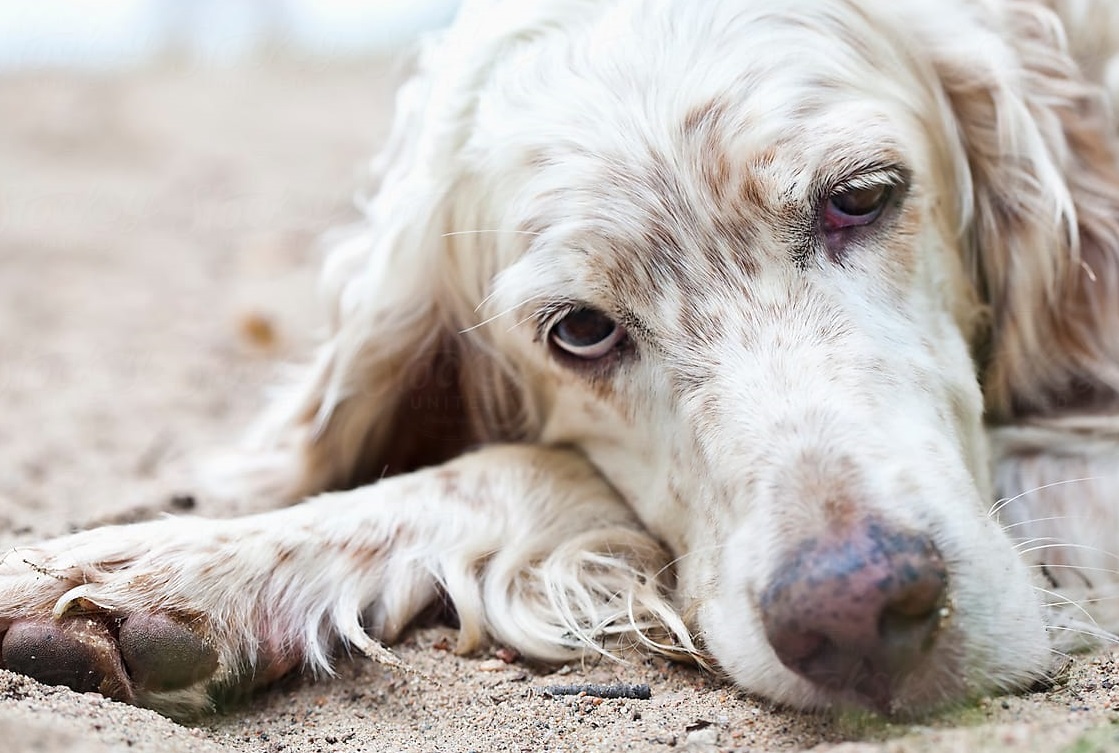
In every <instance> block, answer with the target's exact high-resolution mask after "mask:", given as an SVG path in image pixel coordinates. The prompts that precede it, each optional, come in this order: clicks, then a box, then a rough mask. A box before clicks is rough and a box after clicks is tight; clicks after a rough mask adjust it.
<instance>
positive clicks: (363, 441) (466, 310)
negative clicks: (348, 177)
mask: <svg viewBox="0 0 1119 753" xmlns="http://www.w3.org/2000/svg"><path fill="white" fill-rule="evenodd" d="M457 83H458V84H459V85H458V86H450V87H448V85H447V83H446V82H445V81H443V82H440V81H439V80H433V77H432V76H429V75H425V74H420V75H417V76H416V77H415V78H414V79H413V80H411V81H410V82H409V83H408V84H406V85H405V86H404V87H403V88H402V89H401V91H400V93H399V95H398V99H397V115H396V120H395V122H394V126H393V130H392V134H391V136H390V139H389V142H388V145H387V147H386V149H385V151H384V152H383V155H382V157H381V158H380V159H379V160H378V161H377V162H375V163H374V169H375V172H378V173H379V174H380V177H381V185H380V187H379V189H378V191H377V193H376V195H375V197H374V198H373V199H372V201H370V202H369V204H368V205H367V207H366V214H367V217H366V220H365V221H364V222H363V223H362V224H361V225H360V226H359V227H358V228H356V229H354V230H351V231H350V232H349V233H348V236H347V237H345V238H343V239H341V240H339V241H338V242H337V243H336V245H335V246H334V248H333V250H332V251H331V253H330V255H329V257H328V258H327V261H326V264H325V266H324V270H323V275H322V289H323V293H324V297H325V298H326V300H327V301H328V303H329V306H330V310H329V337H328V339H327V341H326V342H325V344H324V345H323V346H322V347H321V349H320V351H319V352H318V355H317V358H316V359H315V361H314V363H313V365H312V366H311V367H310V368H309V369H308V370H307V372H306V373H304V374H303V375H302V376H301V378H300V379H299V380H298V381H297V383H296V384H295V385H294V386H293V387H292V388H291V389H289V390H287V391H285V392H282V393H281V394H279V395H277V396H276V398H275V399H274V400H273V402H272V406H271V408H270V410H269V411H268V412H267V413H266V414H265V415H264V416H263V417H262V421H261V422H260V424H259V426H258V428H257V430H256V431H255V433H254V435H253V436H252V437H251V438H250V442H249V445H248V446H247V447H245V448H243V451H241V452H239V453H238V454H237V455H235V456H234V457H232V458H231V459H229V460H230V462H227V463H226V464H225V467H224V468H223V467H220V466H219V467H218V468H217V469H216V476H217V483H218V484H219V486H220V487H224V488H223V489H221V490H222V491H224V492H225V493H227V494H228V493H230V492H232V493H235V494H239V495H249V496H264V495H267V496H268V497H269V498H271V499H276V498H281V499H295V498H298V497H302V496H306V495H308V494H313V493H317V492H321V491H324V490H331V489H341V488H351V487H354V486H358V485H360V484H362V483H366V482H369V481H373V480H376V479H377V478H380V477H382V476H385V475H391V474H394V473H399V472H402V471H407V470H412V469H415V468H418V467H421V466H424V465H430V464H435V463H439V462H443V461H445V460H447V459H449V458H451V457H453V456H455V455H458V454H460V453H461V452H462V451H463V450H464V449H466V448H467V447H469V446H471V445H474V444H477V443H481V442H486V441H495V440H515V439H518V438H520V435H521V434H522V433H523V431H522V425H523V415H522V402H521V400H520V399H519V395H518V391H517V389H516V388H515V387H514V385H515V384H517V383H522V380H519V379H515V378H514V377H513V376H512V373H513V367H512V366H511V365H510V364H509V363H508V362H506V361H505V360H504V359H502V358H501V357H500V355H499V354H497V353H496V351H495V349H493V348H492V347H491V346H490V343H489V342H488V341H487V336H486V332H485V328H484V327H480V326H478V325H480V324H481V322H480V315H479V314H478V313H477V311H478V307H479V304H480V303H481V302H482V301H483V299H484V297H485V295H486V292H487V289H488V286H489V284H490V281H491V279H492V277H493V275H495V274H496V272H497V268H496V264H497V259H496V256H497V252H496V251H494V250H493V247H494V245H495V244H492V243H487V242H486V240H487V239H486V238H484V237H483V238H481V240H479V238H480V236H479V235H478V234H476V233H473V232H472V229H473V228H475V227H477V226H476V225H475V224H474V223H475V222H481V221H482V220H480V219H477V215H476V207H475V205H474V204H472V203H471V202H472V201H473V199H472V196H473V194H475V193H476V192H472V191H470V190H469V188H466V190H464V187H463V183H464V182H468V179H467V178H466V177H464V176H463V175H460V174H459V171H460V170H461V168H459V167H458V165H459V164H460V162H461V160H460V159H459V158H458V155H457V153H456V150H457V149H458V146H459V145H460V144H461V141H462V139H463V138H464V137H465V135H466V134H465V131H466V129H467V128H468V121H469V112H470V102H469V98H470V96H471V93H470V91H469V86H468V85H464V84H463V83H462V80H461V79H460V80H459V81H458V82H457ZM437 86H438V87H442V89H443V91H440V92H433V89H434V88H435V87H437ZM436 98H438V100H439V101H438V102H435V101H434V100H435V99H436ZM456 98H458V99H459V100H461V101H456ZM478 206H480V205H478ZM456 228H457V229H459V230H460V232H453V230H454V229H456ZM464 228H465V230H464Z"/></svg>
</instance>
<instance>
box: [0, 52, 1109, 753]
mask: <svg viewBox="0 0 1119 753" xmlns="http://www.w3.org/2000/svg"><path fill="white" fill-rule="evenodd" d="M396 79H397V75H396V74H394V73H393V71H392V68H391V67H390V66H387V65H386V64H385V63H383V62H379V61H373V60H371V61H368V62H363V63H350V64H346V65H321V64H314V65H310V64H299V63H297V62H293V61H288V60H271V61H262V62H261V63H260V64H259V65H252V66H246V67H245V68H243V69H239V70H236V71H228V70H218V69H182V68H175V67H165V68H157V69H153V70H147V71H144V72H141V73H127V74H116V75H104V76H77V75H69V74H67V75H63V74H51V75H48V74H35V75H31V74H20V75H14V76H8V77H6V78H3V79H0V416H2V419H0V548H3V547H8V546H11V545H13V544H18V543H20V542H27V541H30V540H33V539H35V538H39V537H43V536H50V535H55V534H60V533H64V532H67V531H71V530H74V529H77V528H82V527H87V526H90V525H94V524H98V523H104V522H110V521H128V520H141V519H145V518H150V517H153V516H156V515H160V514H164V513H167V512H175V511H178V510H181V509H183V508H184V507H187V506H188V504H187V503H186V502H184V498H183V497H182V495H184V494H188V493H191V492H192V491H193V490H192V487H191V484H190V476H189V467H190V464H191V462H193V461H192V459H193V458H195V457H197V456H198V454H199V453H205V452H207V451H209V450H213V449H214V448H219V447H221V446H224V445H228V444H229V443H232V442H234V441H235V440H236V438H237V437H238V436H239V435H240V433H241V432H242V431H243V429H244V427H245V426H246V424H247V422H248V420H249V419H250V418H251V417H252V416H253V415H254V413H255V411H256V410H257V409H258V408H259V407H260V405H261V400H262V395H263V392H264V389H265V387H266V386H267V385H269V384H270V383H273V382H274V381H275V380H276V379H277V377H278V375H279V374H280V373H281V370H282V369H283V368H284V365H285V363H288V362H290V361H292V360H298V359H300V358H303V357H305V356H306V355H307V354H308V352H309V347H310V344H311V343H312V342H313V341H314V337H315V332H316V328H317V325H318V322H319V321H320V319H319V313H318V309H317V306H316V303H315V297H314V280H315V268H316V265H317V262H318V260H319V258H320V251H319V249H318V247H317V246H316V244H315V238H316V237H317V236H318V235H319V234H320V233H321V232H323V231H324V230H327V229H328V228H330V227H332V226H337V225H339V224H344V223H346V222H350V221H353V220H354V219H356V212H355V211H354V210H353V209H352V202H351V196H352V193H353V191H354V189H355V188H356V187H358V186H359V185H360V177H361V175H362V170H363V165H364V163H365V160H366V158H367V157H368V156H369V155H370V154H371V153H372V151H373V149H374V147H375V145H376V144H377V143H378V141H379V140H380V139H381V138H383V135H384V133H385V127H386V122H387V120H386V119H387V116H388V113H389V111H390V109H391V90H392V86H393V82H394V81H395V80H396ZM243 511H245V510H243V509H237V508H235V507H230V506H219V505H218V504H217V503H214V502H211V501H209V500H207V499H205V498H199V499H198V500H197V501H196V503H195V505H194V507H193V509H192V512H195V513H199V514H203V515H232V514H236V513H238V512H243ZM449 642H453V631H452V630H450V629H449V628H446V627H438V626H435V627H426V628H423V629H420V630H417V631H415V632H413V633H411V634H410V635H409V636H408V638H407V639H406V640H405V642H404V643H403V645H401V646H399V647H398V650H399V651H400V653H401V655H402V656H403V657H404V659H405V660H406V661H407V662H409V663H411V664H413V665H414V666H415V667H417V668H418V669H420V670H422V672H423V673H425V674H426V675H428V676H429V677H430V678H431V679H430V680H428V679H420V678H416V677H405V676H401V675H399V674H396V673H394V672H392V671H390V670H387V669H385V668H384V667H381V666H378V665H375V664H372V663H370V662H368V661H364V660H356V659H355V660H352V661H342V662H341V663H340V665H339V668H338V676H337V677H335V678H320V679H317V680H316V679H314V678H309V677H292V678H288V679H285V680H284V681H282V682H281V683H279V685H278V686H276V687H274V688H272V689H270V690H267V691H265V692H262V693H260V694H258V695H256V696H254V697H252V698H250V699H246V700H244V701H243V702H241V703H240V704H238V705H236V706H235V707H233V708H231V709H226V710H223V711H222V712H221V713H220V714H216V715H214V716H210V717H206V718H203V719H201V720H199V721H197V722H196V723H194V724H192V725H186V726H184V725H180V724H177V723H174V722H172V721H170V720H168V719H165V718H163V717H161V716H159V715H157V714H155V713H152V712H150V711H146V710H142V709H136V708H131V707H128V706H124V705H121V704H117V703H114V702H110V701H107V700H105V699H102V698H100V697H97V696H91V695H78V694H75V693H72V692H70V691H68V690H65V689H62V688H47V687H43V686H41V685H38V684H37V683H34V682H32V681H30V680H28V679H26V678H22V677H17V676H15V675H12V674H10V673H5V672H0V750H6V751H74V750H82V751H97V752H100V751H118V750H121V751H123V750H128V751H152V752H153V753H154V752H157V751H201V752H203V753H208V752H209V751H285V752H290V753H310V752H311V751H442V750H446V751H478V752H479V753H490V752H494V751H501V752H502V753H507V752H508V751H539V750H557V751H559V750H572V751H575V750H587V751H623V750H639V751H668V750H689V751H715V750H742V751H746V750H750V751H768V750H781V751H798V750H810V749H811V750H821V751H826V750H831V751H956V750H959V751H969V750H1039V751H1059V750H1071V751H1078V752H1079V753H1089V752H1090V751H1096V750H1111V751H1119V726H1115V725H1117V724H1119V688H1116V687H1113V686H1112V681H1113V679H1114V681H1115V682H1116V683H1119V678H1117V677H1116V668H1115V665H1114V663H1113V658H1112V656H1111V654H1109V653H1107V652H1101V653H1098V654H1095V655H1088V656H1082V657H1077V658H1076V660H1075V662H1074V663H1073V665H1072V666H1071V668H1070V671H1069V673H1068V676H1067V677H1066V678H1065V679H1064V680H1063V681H1062V682H1061V683H1060V684H1058V685H1057V686H1056V687H1054V688H1052V689H1050V690H1048V691H1045V692H1036V693H1030V694H1023V695H1017V696H1010V697H1005V698H985V699H981V700H980V701H978V702H977V703H974V704H970V705H969V706H967V707H966V708H963V709H960V710H958V711H954V712H951V713H946V714H943V715H941V716H938V717H935V718H933V719H928V720H923V721H922V722H921V723H919V724H914V723H905V724H901V723H899V724H887V723H884V722H881V721H877V720H871V719H863V718H853V717H845V718H842V719H831V718H827V717H819V716H811V715H805V714H799V713H795V712H790V711H786V710H781V709H775V708H773V707H772V706H771V705H770V704H768V703H765V702H762V701H758V700H756V699H752V698H749V697H745V696H743V695H741V694H740V693H738V692H737V691H736V690H735V689H734V688H732V687H731V686H729V685H726V684H724V683H722V682H721V681H719V680H718V679H716V678H714V677H711V676H709V675H705V674H703V673H701V672H699V671H697V670H695V669H692V668H689V667H684V666H679V665H674V664H671V663H668V662H665V661H663V660H660V659H649V658H645V657H640V656H638V657H635V658H634V660H633V661H632V662H631V663H629V664H624V665H619V664H614V663H609V662H598V663H592V664H588V665H586V666H569V667H562V668H555V667H550V668H548V667H536V666H530V665H527V664H525V663H523V662H520V661H514V662H513V663H506V662H505V661H503V660H502V659H501V658H498V657H497V656H496V654H495V653H494V652H493V651H490V652H487V653H485V654H484V655H481V656H477V657H471V658H461V657H456V656H455V655H453V654H452V653H450V652H449V651H447V650H446V647H447V645H448V643H449ZM506 658H508V657H506ZM589 681H595V682H635V683H649V684H650V685H651V686H652V698H651V699H650V700H646V701H637V700H606V701H601V702H596V701H595V700H593V699H588V698H578V697H575V698H559V699H557V698H549V697H546V696H543V695H541V694H539V693H538V692H537V691H536V690H535V689H537V688H539V687H542V686H545V685H553V684H559V683H577V682H579V683H581V682H589Z"/></svg>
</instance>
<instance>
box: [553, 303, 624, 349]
mask: <svg viewBox="0 0 1119 753" xmlns="http://www.w3.org/2000/svg"><path fill="white" fill-rule="evenodd" d="M625 337H626V331H625V330H624V329H623V328H622V327H619V326H618V324H617V323H616V322H615V321H614V320H613V319H611V318H610V317H608V316H607V315H606V314H604V313H602V312H601V311H595V310H594V309H588V308H581V309H575V310H574V311H572V312H571V313H570V314H568V315H567V316H565V317H564V318H563V319H560V320H559V322H557V323H556V326H555V327H553V328H552V334H551V339H552V342H553V343H555V345H556V347H557V348H559V349H560V350H563V351H564V352H566V353H570V354H571V355H573V356H575V357H576V358H581V359H583V360H586V361H594V360H596V359H599V358H602V357H603V356H605V355H607V354H609V353H610V352H611V351H613V350H614V349H615V348H616V347H617V346H618V345H619V344H620V343H622V342H623V341H624V340H625Z"/></svg>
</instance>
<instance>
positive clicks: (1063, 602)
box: [1034, 586, 1099, 627]
mask: <svg viewBox="0 0 1119 753" xmlns="http://www.w3.org/2000/svg"><path fill="white" fill-rule="evenodd" d="M1034 591H1037V592H1038V593H1042V594H1045V595H1046V596H1049V597H1052V598H1053V599H1057V601H1050V602H1047V603H1046V606H1050V607H1053V606H1071V607H1073V608H1075V609H1076V610H1077V611H1079V612H1080V613H1081V614H1083V615H1084V617H1085V618H1086V619H1087V620H1088V621H1089V622H1090V623H1091V624H1092V625H1096V627H1099V626H1098V625H1097V624H1096V620H1095V618H1094V617H1092V615H1091V613H1090V612H1089V611H1088V610H1087V609H1085V608H1084V606H1083V604H1080V603H1078V602H1076V601H1074V600H1072V599H1068V598H1066V597H1065V596H1064V595H1063V594H1060V593H1057V592H1056V591H1051V590H1049V589H1048V588H1042V587H1041V586H1034Z"/></svg>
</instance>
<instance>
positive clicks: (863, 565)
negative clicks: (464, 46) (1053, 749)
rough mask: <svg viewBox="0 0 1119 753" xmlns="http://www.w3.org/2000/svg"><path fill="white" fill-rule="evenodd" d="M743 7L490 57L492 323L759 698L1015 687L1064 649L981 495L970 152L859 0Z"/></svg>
mask: <svg viewBox="0 0 1119 753" xmlns="http://www.w3.org/2000/svg"><path fill="white" fill-rule="evenodd" d="M753 5H754V4H750V3H724V4H718V3H712V4H710V5H709V6H704V9H703V10H699V9H698V7H697V9H696V12H695V13H691V14H688V16H687V18H685V19H682V18H681V16H680V14H675V15H674V14H670V13H668V12H666V11H665V10H664V8H662V6H661V4H659V3H655V2H653V3H648V2H647V3H644V4H642V7H641V8H640V9H637V10H632V11H631V10H629V9H628V7H627V6H626V5H625V4H622V6H621V7H620V8H618V9H616V10H615V11H614V12H612V13H610V14H609V15H608V16H607V17H605V18H603V19H600V22H599V24H598V25H597V26H596V27H594V28H590V29H587V30H586V32H585V33H583V34H580V35H566V36H563V35H556V36H555V37H554V38H552V39H550V40H547V39H546V40H544V41H537V42H536V43H534V44H532V45H526V46H525V47H524V50H523V52H521V53H518V54H517V55H513V56H511V58H510V59H507V60H506V61H505V62H504V63H503V64H502V65H501V66H499V67H498V68H497V70H496V71H495V72H494V73H493V74H492V77H491V79H490V83H489V84H488V85H487V87H486V88H485V89H484V90H483V91H482V93H481V95H480V99H479V102H478V107H477V111H476V113H475V114H474V117H475V122H474V124H473V128H472V133H473V136H472V139H471V141H470V142H469V143H468V144H467V145H466V147H465V148H464V150H463V152H464V154H465V155H466V156H465V158H466V159H467V160H468V161H469V163H470V172H471V173H472V174H473V175H475V176H476V178H475V180H476V184H475V185H474V186H473V189H472V190H476V191H478V192H480V193H481V194H483V195H485V196H487V197H489V199H488V202H487V203H488V206H490V207H491V208H492V212H491V213H490V214H484V215H483V216H481V217H475V216H472V217H471V219H470V222H472V223H478V225H479V226H481V227H484V228H486V229H487V230H490V229H494V230H497V231H499V232H497V233H495V234H494V237H495V238H498V240H496V241H494V242H495V243H499V244H501V245H502V248H503V251H502V252H501V253H500V254H498V255H499V256H501V255H503V256H504V257H505V258H504V259H503V261H502V262H501V265H502V266H503V267H504V268H503V269H502V270H501V271H500V274H499V275H498V276H497V277H496V282H495V285H494V288H493V291H492V292H493V295H492V296H491V298H490V300H489V306H490V308H489V309H488V311H489V313H492V314H495V318H494V319H493V321H491V322H490V324H489V325H488V326H489V327H490V329H491V330H492V333H493V334H492V337H493V338H494V339H495V340H496V341H497V342H498V343H499V345H500V347H501V348H502V349H503V350H505V351H506V352H508V353H511V354H512V357H513V358H514V359H515V360H517V361H518V363H519V364H520V365H521V368H522V369H524V370H525V371H527V372H528V373H531V374H533V375H534V376H533V379H532V380H531V382H532V384H534V385H535V386H534V387H533V388H532V389H533V393H532V394H531V395H530V399H531V400H532V401H533V403H534V407H535V410H537V411H539V413H540V414H541V416H542V418H543V422H544V429H543V436H542V438H543V439H544V440H545V441H550V442H556V443H566V444H572V445H576V446H578V447H579V448H581V450H582V451H583V452H584V453H585V454H586V455H587V456H588V457H589V458H590V459H591V461H592V462H593V463H594V464H595V465H596V466H597V467H598V468H599V469H600V470H601V472H602V474H603V475H604V476H605V477H606V478H607V479H608V480H609V481H610V482H611V483H612V484H613V485H614V486H615V487H616V488H617V489H618V490H619V492H620V493H621V494H622V495H623V496H624V498H625V499H626V500H627V501H628V502H629V503H630V504H631V505H632V506H633V507H634V509H635V510H636V511H637V513H638V515H639V517H640V518H641V520H642V521H643V523H644V524H645V525H646V526H647V527H648V528H649V529H650V530H651V531H652V532H653V533H654V534H655V535H656V536H658V537H660V538H661V539H662V540H663V541H665V542H666V543H667V544H668V546H669V548H670V549H671V551H672V552H673V553H674V554H676V555H677V556H678V560H677V562H676V569H677V575H678V579H679V583H680V593H681V596H682V599H683V600H684V602H685V604H684V606H685V607H686V608H687V609H689V610H690V613H691V614H693V615H694V622H695V624H696V626H697V628H698V631H699V634H700V636H701V638H702V640H703V641H704V643H705V645H706V647H707V648H708V649H709V650H710V652H711V654H712V655H713V657H714V659H715V660H716V661H717V662H718V664H719V665H720V666H721V667H722V668H723V669H725V671H726V672H727V673H728V674H729V675H730V676H731V677H732V678H733V679H734V680H735V681H736V682H738V683H739V684H740V685H742V686H743V687H745V688H746V689H749V690H753V691H757V692H760V693H763V694H765V695H768V696H770V697H773V698H776V699H780V700H786V701H789V702H791V703H794V704H796V705H802V706H826V705H835V704H838V705H844V704H857V705H869V706H873V707H877V708H879V709H889V708H892V707H906V708H919V707H924V706H929V705H933V704H935V703H937V702H939V701H941V700H943V699H949V698H954V697H958V696H961V695H965V694H967V693H969V692H974V691H976V690H978V689H989V688H992V687H999V686H1015V685H1020V684H1022V683H1023V682H1027V681H1028V680H1029V679H1031V678H1033V677H1037V676H1040V675H1042V674H1044V672H1045V670H1046V669H1047V667H1048V665H1049V661H1050V652H1049V649H1048V643H1047V639H1046V634H1045V628H1044V625H1043V619H1042V616H1041V608H1040V606H1039V600H1038V598H1037V596H1036V595H1035V593H1034V591H1033V589H1032V587H1031V586H1030V585H1029V584H1030V581H1029V577H1028V574H1027V571H1026V568H1025V567H1024V566H1023V565H1022V564H1021V563H1020V562H1019V560H1018V558H1017V557H1016V555H1015V552H1014V551H1013V549H1012V547H1011V544H1010V543H1009V541H1008V539H1007V538H1006V537H1005V535H1004V534H1003V532H1002V531H1001V530H1000V528H999V526H998V525H997V523H996V522H995V521H994V520H992V519H991V517H990V516H989V515H988V510H989V508H990V506H991V504H992V502H993V499H992V497H991V495H992V491H991V486H990V481H989V474H990V470H989V460H988V457H987V451H986V442H985V437H984V428H983V422H982V414H983V399H982V396H981V394H980V387H979V383H978V379H977V376H976V366H975V364H974V362H973V355H972V350H973V348H974V343H973V342H972V340H973V339H974V337H975V334H974V333H975V332H976V331H977V328H978V322H977V318H978V312H979V309H978V306H977V304H976V296H975V294H974V292H972V291H973V287H974V286H973V285H972V284H971V283H970V282H969V281H968V270H966V269H965V268H964V266H965V263H964V261H963V259H964V254H963V253H962V251H961V243H962V240H961V230H960V224H961V219H960V216H959V214H958V212H957V207H958V206H959V203H960V202H959V197H958V196H956V195H955V194H954V191H955V189H954V188H953V187H954V186H959V185H966V184H968V181H970V179H971V178H970V176H967V175H962V174H960V171H961V170H966V162H965V163H964V164H963V165H961V163H960V161H959V159H958V157H957V153H958V152H960V151H962V150H965V149H966V147H965V146H964V145H962V144H961V142H960V136H959V135H958V134H957V133H956V132H955V131H954V130H953V125H952V119H951V116H950V114H949V115H947V116H946V115H945V114H944V109H945V104H944V97H943V95H942V93H940V92H939V90H938V89H937V86H938V84H937V81H936V77H935V74H934V73H933V71H932V70H931V68H930V67H929V66H927V65H925V64H923V63H922V61H921V60H920V59H919V55H918V56H911V55H910V54H909V53H908V52H907V48H908V46H909V45H911V44H912V40H909V39H906V38H904V37H901V36H897V35H894V36H891V34H889V33H886V32H883V30H882V29H880V28H877V27H876V26H875V25H876V24H877V23H879V20H875V19H873V18H870V17H868V14H865V13H860V12H859V11H860V10H862V11H868V10H869V9H868V8H867V7H864V6H867V5H868V4H867V3H820V2H799V3H788V4H784V5H783V6H782V9H781V10H780V11H771V10H766V9H765V6H769V5H771V4H769V3H758V4H757V5H759V6H763V7H761V8H754V7H753ZM876 5H881V4H876ZM903 5H904V4H903ZM926 5H928V4H926ZM732 6H733V7H732ZM881 10H883V8H878V9H877V10H876V11H875V12H876V13H877V11H881ZM681 23H683V24H684V25H683V26H681ZM881 23H883V24H885V22H884V21H882V22H881ZM620 29H621V30H624V31H622V32H619V30H620ZM895 31H896V29H895ZM526 71H527V72H531V73H526ZM884 71H888V75H884V73H883V72H884ZM530 75H531V78H532V81H533V86H532V87H527V86H524V85H522V83H523V80H524V79H526V78H528V77H529V76H530ZM455 229H462V230H472V229H475V228H474V227H466V226H464V227H462V228H458V227H457V226H456V228H455ZM856 623H858V624H856ZM899 646H900V647H899Z"/></svg>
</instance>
